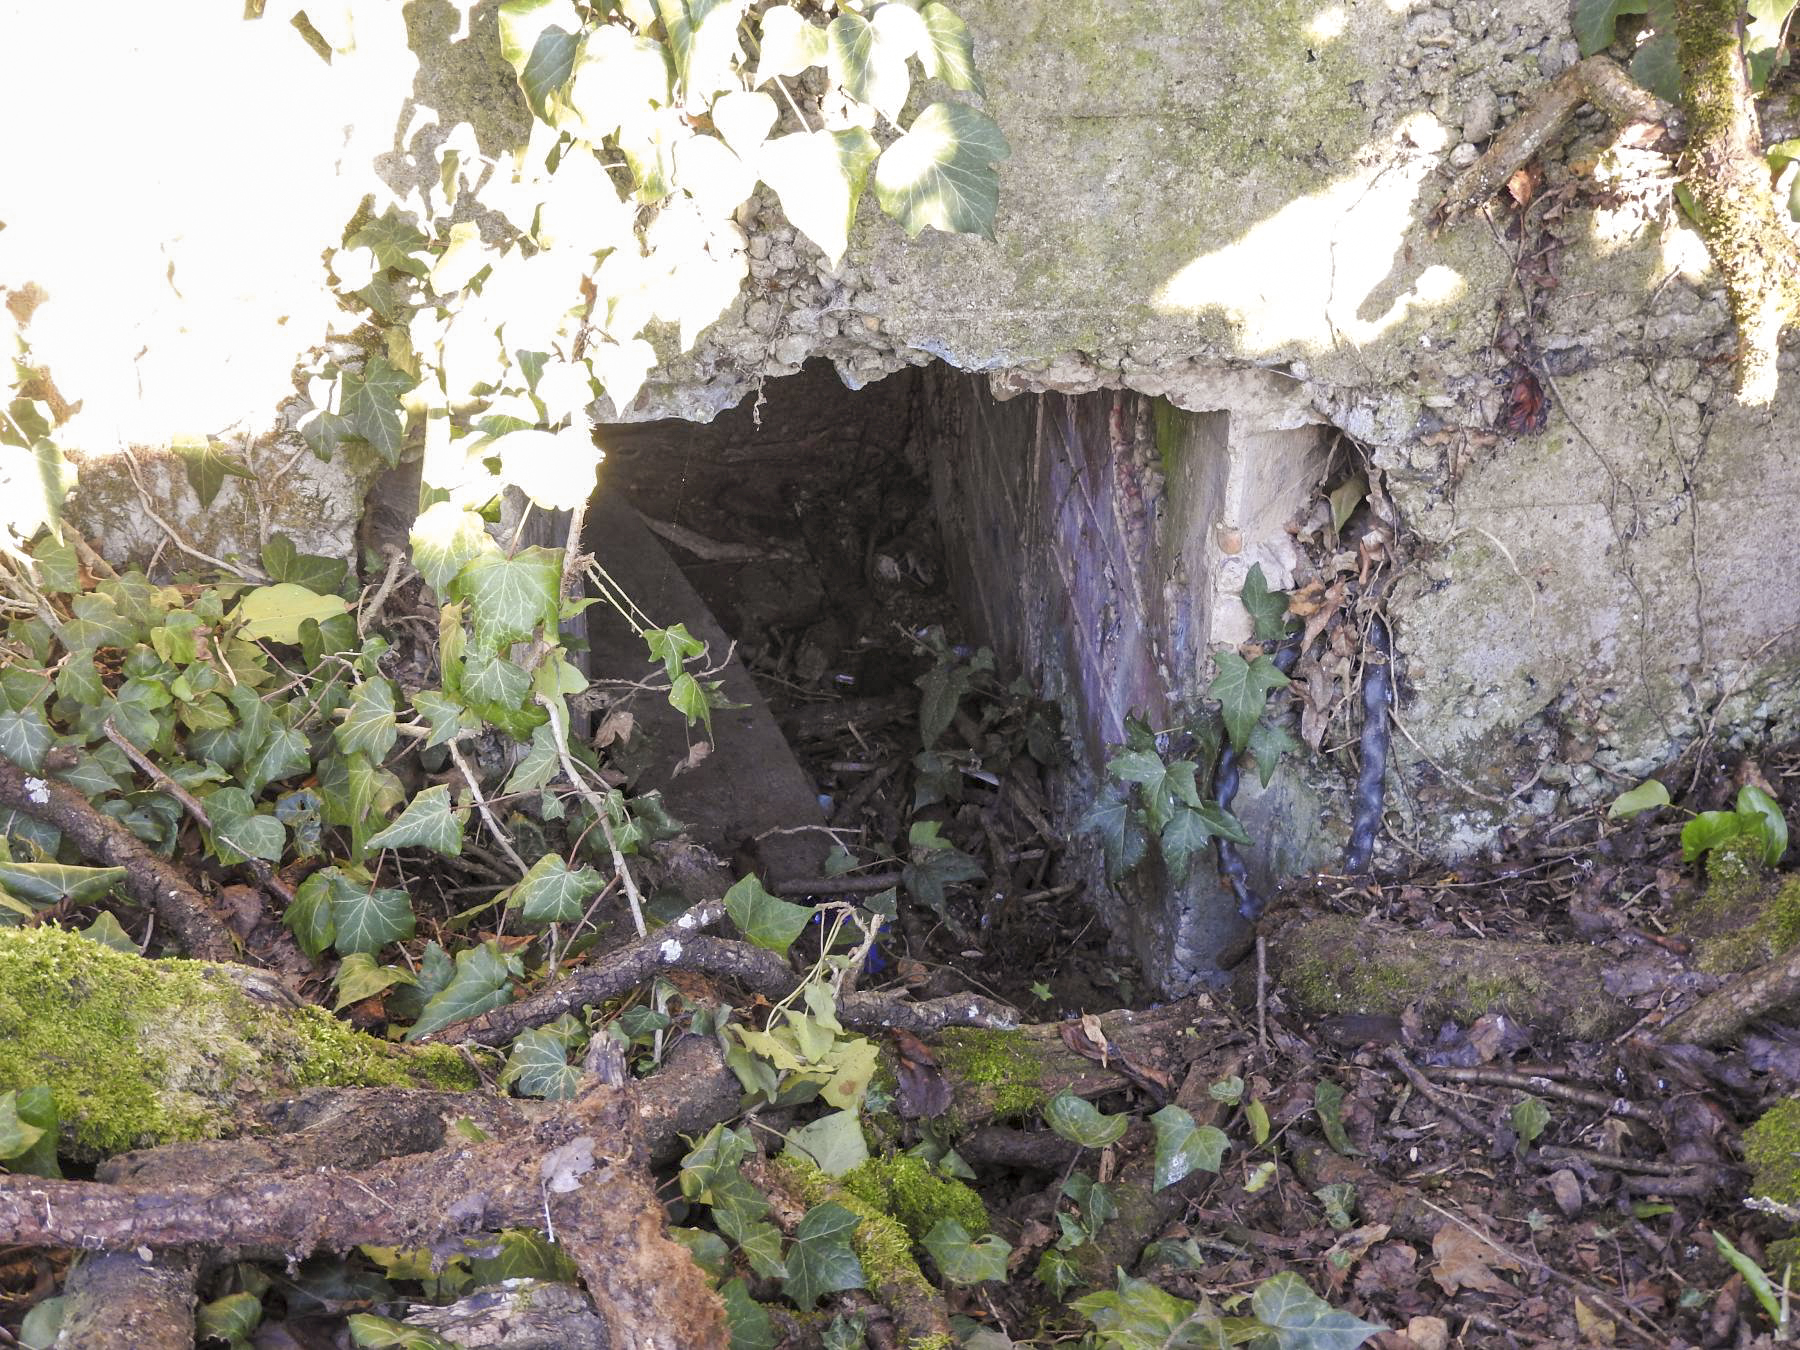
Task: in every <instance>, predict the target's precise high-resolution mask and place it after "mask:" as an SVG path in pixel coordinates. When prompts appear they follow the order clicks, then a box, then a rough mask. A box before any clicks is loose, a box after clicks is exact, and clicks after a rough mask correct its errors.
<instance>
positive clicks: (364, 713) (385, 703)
mask: <svg viewBox="0 0 1800 1350" xmlns="http://www.w3.org/2000/svg"><path fill="white" fill-rule="evenodd" d="M394 727H395V722H394V686H393V685H392V684H391V683H389V682H388V681H387V680H384V679H379V678H377V679H373V680H365V681H363V683H361V684H359V685H357V686H356V689H355V690H354V691H353V692H352V693H351V695H350V709H349V712H348V713H347V714H346V715H345V717H344V720H343V721H342V722H341V723H339V725H338V726H337V727H335V728H334V729H333V731H332V735H333V736H335V737H336V738H337V743H338V748H339V749H340V750H342V751H343V752H344V753H345V754H346V755H353V754H356V753H357V752H358V751H361V752H362V753H363V754H365V755H367V756H368V757H369V759H370V760H371V761H380V760H383V759H386V758H387V753H388V751H390V750H392V749H393V748H394V742H395V741H396V740H398V739H399V736H400V733H399V732H398V731H396V730H395V729H394Z"/></svg>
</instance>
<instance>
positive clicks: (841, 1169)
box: [787, 1110, 869, 1177]
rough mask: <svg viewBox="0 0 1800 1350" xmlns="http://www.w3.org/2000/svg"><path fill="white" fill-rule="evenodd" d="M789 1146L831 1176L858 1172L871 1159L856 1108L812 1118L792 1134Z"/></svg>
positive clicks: (788, 1139)
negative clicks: (812, 1119)
mask: <svg viewBox="0 0 1800 1350" xmlns="http://www.w3.org/2000/svg"><path fill="white" fill-rule="evenodd" d="M787 1146H788V1151H790V1152H792V1153H794V1154H796V1155H798V1156H799V1157H801V1158H803V1159H805V1160H806V1161H807V1162H810V1163H811V1164H812V1165H813V1166H815V1167H817V1168H818V1169H819V1170H820V1171H821V1172H823V1173H824V1174H825V1175H826V1176H828V1177H841V1176H843V1175H844V1174H845V1173H847V1172H854V1171H855V1170H856V1169H857V1168H858V1167H861V1166H862V1165H863V1164H864V1163H866V1162H867V1161H868V1160H869V1143H868V1140H867V1139H865V1138H864V1137H863V1131H862V1125H861V1124H860V1123H859V1121H858V1119H857V1113H856V1112H855V1111H854V1110H850V1111H833V1112H830V1113H829V1114H827V1115H823V1116H820V1117H819V1118H818V1119H817V1120H814V1121H809V1122H808V1123H807V1124H805V1125H802V1126H801V1127H800V1128H799V1129H797V1130H794V1131H792V1132H791V1133H790V1134H789V1135H788V1138H787Z"/></svg>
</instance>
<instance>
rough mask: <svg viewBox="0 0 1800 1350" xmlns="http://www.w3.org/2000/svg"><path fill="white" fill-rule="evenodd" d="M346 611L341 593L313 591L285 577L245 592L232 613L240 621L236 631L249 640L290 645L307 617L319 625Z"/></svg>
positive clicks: (295, 639)
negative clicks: (319, 593)
mask: <svg viewBox="0 0 1800 1350" xmlns="http://www.w3.org/2000/svg"><path fill="white" fill-rule="evenodd" d="M349 611H350V606H349V605H348V604H346V603H345V601H344V598H343V597H342V596H338V595H316V594H314V593H313V592H312V591H309V590H307V589H306V587H304V586H296V585H295V584H294V583H293V582H291V581H284V582H280V583H278V584H276V585H274V586H258V587H256V588H255V589H254V590H250V591H246V592H244V595H243V597H242V598H241V599H240V600H239V601H238V603H237V606H236V608H234V609H233V610H232V612H231V617H232V618H233V619H234V620H236V621H238V622H240V623H242V625H243V627H242V628H241V629H240V630H239V632H240V634H241V635H242V636H243V637H245V638H247V639H249V640H251V641H259V640H262V641H268V642H283V643H287V644H288V645H290V646H292V645H295V644H297V643H298V642H299V641H300V625H301V624H303V623H305V622H306V621H307V620H308V619H311V620H313V621H314V622H316V623H319V624H321V625H322V624H324V623H325V622H326V620H328V619H331V618H334V617H337V616H340V615H346V614H348V613H349Z"/></svg>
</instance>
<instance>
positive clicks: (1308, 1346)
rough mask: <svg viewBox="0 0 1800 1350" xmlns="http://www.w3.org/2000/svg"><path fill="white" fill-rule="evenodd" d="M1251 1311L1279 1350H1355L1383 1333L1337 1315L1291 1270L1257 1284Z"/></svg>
mask: <svg viewBox="0 0 1800 1350" xmlns="http://www.w3.org/2000/svg"><path fill="white" fill-rule="evenodd" d="M1250 1308H1251V1311H1252V1312H1254V1313H1255V1314H1256V1317H1257V1320H1258V1321H1260V1322H1261V1323H1262V1324H1263V1325H1264V1326H1265V1327H1267V1328H1268V1329H1269V1330H1270V1331H1272V1332H1273V1333H1274V1334H1275V1340H1276V1343H1277V1344H1278V1345H1279V1346H1281V1347H1282V1350H1289V1348H1290V1347H1291V1348H1292V1350H1356V1347H1357V1346H1359V1345H1361V1344H1362V1343H1363V1342H1364V1341H1366V1340H1368V1339H1369V1337H1371V1336H1375V1335H1379V1334H1380V1333H1381V1332H1383V1331H1385V1330H1386V1328H1385V1327H1381V1326H1378V1325H1376V1324H1375V1323H1373V1322H1365V1321H1363V1320H1362V1319H1361V1318H1358V1317H1352V1316H1351V1315H1350V1314H1349V1313H1347V1312H1339V1311H1338V1310H1337V1309H1335V1308H1333V1307H1332V1306H1331V1305H1330V1304H1329V1303H1327V1302H1326V1301H1325V1300H1324V1299H1322V1298H1320V1297H1319V1296H1318V1295H1317V1294H1315V1293H1313V1291H1312V1290H1310V1289H1308V1288H1307V1287H1306V1283H1305V1281H1303V1280H1302V1279H1301V1278H1300V1277H1299V1276H1298V1275H1296V1274H1294V1272H1293V1271H1291V1270H1284V1271H1282V1272H1281V1274H1279V1275H1275V1276H1271V1277H1270V1278H1269V1279H1266V1280H1264V1281H1263V1282H1262V1283H1261V1284H1259V1285H1258V1286H1257V1287H1256V1292H1255V1293H1253V1294H1252V1295H1251V1296H1250Z"/></svg>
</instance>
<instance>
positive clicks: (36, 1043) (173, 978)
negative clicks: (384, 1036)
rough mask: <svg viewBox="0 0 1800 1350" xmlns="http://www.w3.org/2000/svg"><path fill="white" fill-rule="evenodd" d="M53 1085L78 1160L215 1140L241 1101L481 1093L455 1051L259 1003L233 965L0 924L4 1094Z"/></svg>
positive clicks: (309, 1010)
mask: <svg viewBox="0 0 1800 1350" xmlns="http://www.w3.org/2000/svg"><path fill="white" fill-rule="evenodd" d="M35 1083H45V1084H47V1085H48V1086H49V1088H50V1092H51V1096H52V1097H53V1098H54V1099H55V1102H56V1109H57V1111H58V1113H59V1114H60V1115H61V1117H62V1121H63V1129H64V1137H63V1146H64V1147H65V1149H69V1150H71V1151H73V1152H75V1153H76V1154H78V1155H81V1156H96V1155H106V1154H111V1153H117V1152H120V1151H122V1150H124V1149H129V1148H143V1147H147V1146H149V1145H152V1144H160V1143H168V1142H170V1141H173V1140H180V1139H200V1138H207V1137H211V1136H214V1135H218V1134H220V1133H222V1132H223V1131H224V1130H225V1129H226V1128H227V1127H228V1126H229V1125H230V1124H231V1123H232V1121H233V1119H234V1114H235V1113H234V1106H235V1103H236V1099H237V1097H238V1096H239V1095H240V1094H242V1093H245V1092H252V1091H255V1092H267V1091H271V1090H280V1089H282V1088H287V1087H297V1086H309V1085H325V1086H335V1087H352V1086H431V1087H449V1088H460V1089H467V1088H472V1087H474V1086H475V1075H474V1072H473V1070H472V1069H470V1068H469V1067H468V1066H467V1065H466V1064H464V1063H463V1062H462V1061H461V1057H460V1056H459V1055H458V1054H457V1053H456V1052H455V1051H454V1050H453V1049H451V1048H450V1047H442V1046H440V1047H433V1048H432V1049H430V1050H428V1051H427V1052H425V1053H423V1054H419V1053H416V1052H408V1051H402V1050H399V1049H397V1048H395V1047H393V1046H390V1045H388V1044H387V1043H386V1042H385V1041H380V1040H377V1039H375V1038H374V1037H372V1036H365V1035H362V1034H361V1033H360V1032H356V1031H353V1030H351V1029H350V1028H349V1027H347V1026H345V1025H343V1024H342V1023H340V1022H338V1021H336V1020H335V1019H334V1018H332V1017H331V1015H330V1014H329V1013H327V1012H325V1011H324V1010H323V1009H321V1008H313V1007H305V1008H298V1009H294V1008H281V1007H274V1006H271V1005H269V1004H266V1003H263V1002H260V1001H258V1000H257V999H254V998H252V997H251V996H250V995H249V994H247V993H246V992H245V991H244V989H243V988H242V987H240V985H239V984H238V983H237V982H235V981H234V980H233V979H232V977H231V974H230V971H229V969H228V968H227V967H223V966H216V965H209V964H207V963H205V962H201V961H147V960H144V959H143V958H142V957H139V956H135V955H131V954H129V953H123V952H116V951H113V950H112V949H111V948H109V947H103V946H101V945H100V944H99V943H97V942H93V941H91V940H89V939H88V938H84V937H82V936H80V935H79V934H76V933H70V932H66V931H64V930H62V929H59V928H54V927H49V926H45V927H37V928H0V1090H4V1089H7V1088H17V1087H29V1086H31V1085H32V1084H35Z"/></svg>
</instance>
